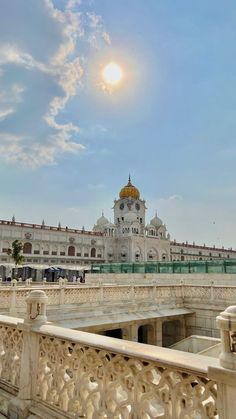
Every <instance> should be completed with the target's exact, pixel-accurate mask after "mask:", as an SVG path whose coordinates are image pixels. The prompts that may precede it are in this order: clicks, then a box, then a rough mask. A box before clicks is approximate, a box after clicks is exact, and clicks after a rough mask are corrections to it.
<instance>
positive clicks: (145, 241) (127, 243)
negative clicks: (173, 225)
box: [0, 177, 236, 266]
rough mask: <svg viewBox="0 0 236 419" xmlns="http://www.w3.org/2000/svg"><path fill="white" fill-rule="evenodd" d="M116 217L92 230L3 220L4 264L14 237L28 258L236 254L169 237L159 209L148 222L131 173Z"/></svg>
mask: <svg viewBox="0 0 236 419" xmlns="http://www.w3.org/2000/svg"><path fill="white" fill-rule="evenodd" d="M113 210H114V221H113V223H111V222H110V221H109V220H108V219H107V218H106V217H105V216H104V214H102V216H101V217H100V218H99V219H98V220H97V222H96V224H95V225H94V228H93V231H85V230H84V229H82V230H77V229H71V228H68V227H62V226H61V225H60V223H59V224H58V226H57V227H55V226H54V227H53V226H47V225H45V223H44V221H43V222H42V224H41V225H39V224H29V223H19V222H17V221H16V220H15V218H14V217H13V219H12V221H4V220H0V265H1V264H4V263H5V264H6V263H9V262H11V258H10V256H8V254H7V250H8V249H9V248H11V245H12V242H13V241H14V240H16V239H18V240H20V241H21V242H22V243H23V254H24V257H25V264H29V265H32V264H35V265H37V264H39V265H43V264H45V265H49V266H61V265H62V266H69V265H70V266H72V265H90V264H91V263H95V262H96V263H98V262H101V263H104V262H118V263H119V262H142V261H161V260H162V261H163V260H166V261H168V260H205V259H226V258H236V251H235V250H232V248H231V249H224V248H221V249H219V248H216V247H211V248H210V247H207V246H205V245H204V246H197V245H195V243H193V244H191V245H190V244H188V243H177V242H175V241H170V235H169V234H167V229H166V226H165V224H163V222H162V220H161V219H160V218H158V216H157V214H156V215H155V216H154V217H153V218H152V219H151V221H150V222H148V223H146V205H145V200H144V199H142V198H141V197H140V192H139V190H138V189H137V188H136V187H135V186H134V185H132V183H131V180H130V177H129V180H128V183H127V185H126V186H124V187H123V188H122V189H121V190H120V193H119V198H118V199H116V200H115V201H114V207H113Z"/></svg>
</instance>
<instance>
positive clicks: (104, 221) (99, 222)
mask: <svg viewBox="0 0 236 419" xmlns="http://www.w3.org/2000/svg"><path fill="white" fill-rule="evenodd" d="M108 223H109V220H108V219H107V218H106V217H104V214H103V213H102V216H101V217H100V218H99V219H98V220H97V226H104V225H106V224H108Z"/></svg>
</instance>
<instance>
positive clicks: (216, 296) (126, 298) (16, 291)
mask: <svg viewBox="0 0 236 419" xmlns="http://www.w3.org/2000/svg"><path fill="white" fill-rule="evenodd" d="M42 289H43V290H44V291H45V292H46V294H47V297H48V305H49V306H60V305H71V304H80V305H85V306H86V305H89V306H96V305H97V306H98V305H100V304H114V303H127V304H128V303H130V302H132V303H140V302H142V301H146V302H153V303H157V304H171V305H172V306H173V305H174V306H175V305H177V304H178V306H181V305H184V304H188V305H189V304H190V303H191V302H196V301H198V302H199V303H203V304H205V303H212V304H213V303H225V302H226V305H227V304H228V303H229V304H230V303H234V302H235V301H236V286H217V285H213V284H212V285H211V286H210V285H209V286H208V285H185V284H182V285H158V284H152V285H141V284H138V285H97V286H95V285H94V286H87V285H83V286H55V285H54V286H53V287H51V286H48V285H47V286H43V287H42ZM31 290H32V288H30V287H29V288H27V287H25V288H22V287H4V288H3V289H2V288H0V310H1V311H2V313H11V314H12V315H17V314H18V313H23V312H24V311H25V298H26V297H27V295H28V294H29V292H30V291H31Z"/></svg>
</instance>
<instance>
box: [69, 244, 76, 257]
mask: <svg viewBox="0 0 236 419" xmlns="http://www.w3.org/2000/svg"><path fill="white" fill-rule="evenodd" d="M68 256H75V247H74V246H69V247H68Z"/></svg>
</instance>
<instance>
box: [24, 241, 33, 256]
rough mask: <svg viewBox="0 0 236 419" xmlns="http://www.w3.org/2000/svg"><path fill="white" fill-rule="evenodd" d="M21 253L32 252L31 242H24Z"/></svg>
mask: <svg viewBox="0 0 236 419" xmlns="http://www.w3.org/2000/svg"><path fill="white" fill-rule="evenodd" d="M23 253H25V254H28V255H29V254H31V253H32V244H31V243H24V246H23Z"/></svg>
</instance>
